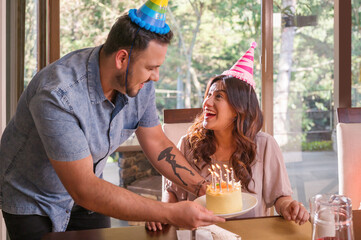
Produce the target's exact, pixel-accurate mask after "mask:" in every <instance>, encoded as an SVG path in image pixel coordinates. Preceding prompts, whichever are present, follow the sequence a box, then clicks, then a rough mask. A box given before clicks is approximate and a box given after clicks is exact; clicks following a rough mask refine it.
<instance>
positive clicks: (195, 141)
mask: <svg viewBox="0 0 361 240" xmlns="http://www.w3.org/2000/svg"><path fill="white" fill-rule="evenodd" d="M217 81H222V83H223V86H224V88H225V90H226V92H227V95H228V101H229V103H230V104H231V106H232V107H233V109H235V111H236V112H237V117H236V120H235V121H234V128H233V137H234V141H235V142H236V150H235V151H234V153H233V154H232V156H231V159H230V164H231V166H232V167H233V169H234V172H235V176H236V177H237V178H238V179H239V180H241V182H242V185H243V186H244V187H245V189H246V190H247V191H249V192H252V191H250V190H249V188H248V185H249V183H250V181H251V180H252V170H251V166H252V163H253V162H254V161H255V158H256V147H257V146H256V142H255V139H256V135H257V133H258V132H259V131H260V130H261V128H262V124H263V116H262V112H261V110H260V108H259V104H258V100H257V96H256V93H255V91H254V90H253V88H252V87H251V86H250V85H249V84H248V83H246V82H244V81H242V80H239V79H238V78H234V77H232V76H224V75H220V76H217V77H215V78H213V79H211V80H210V81H209V82H208V84H207V89H206V92H205V97H206V96H207V95H208V92H209V89H210V87H211V86H212V84H214V83H216V82H217ZM203 120H204V115H203V114H201V115H199V116H198V117H197V118H196V120H195V122H194V124H193V125H192V127H191V128H190V129H189V131H188V135H187V138H188V143H189V144H190V148H191V149H193V150H192V153H193V157H194V159H196V160H197V161H199V160H204V161H205V162H207V163H209V164H210V163H211V158H210V157H211V156H212V155H213V154H214V153H215V152H216V142H215V138H214V134H213V130H209V129H205V128H204V127H203Z"/></svg>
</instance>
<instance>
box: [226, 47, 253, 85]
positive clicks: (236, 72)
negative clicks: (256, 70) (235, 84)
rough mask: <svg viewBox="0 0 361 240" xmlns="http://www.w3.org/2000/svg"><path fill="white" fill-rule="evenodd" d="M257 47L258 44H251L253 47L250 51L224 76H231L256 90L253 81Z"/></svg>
mask: <svg viewBox="0 0 361 240" xmlns="http://www.w3.org/2000/svg"><path fill="white" fill-rule="evenodd" d="M256 46H257V43H256V42H252V43H251V47H250V48H249V49H248V51H247V52H246V53H245V54H244V55H243V56H242V57H241V58H240V59H239V60H238V61H237V62H236V64H234V65H233V67H231V69H229V70H227V71H224V72H223V73H222V75H231V76H233V77H235V78H238V79H240V80H242V81H245V82H246V83H248V84H249V85H251V86H252V87H253V89H255V88H256V82H255V81H254V80H253V60H254V57H253V56H254V49H255V47H256Z"/></svg>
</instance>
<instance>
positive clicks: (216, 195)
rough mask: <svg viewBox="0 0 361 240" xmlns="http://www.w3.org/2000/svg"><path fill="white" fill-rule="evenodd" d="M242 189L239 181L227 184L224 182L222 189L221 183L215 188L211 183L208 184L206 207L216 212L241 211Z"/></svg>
mask: <svg viewBox="0 0 361 240" xmlns="http://www.w3.org/2000/svg"><path fill="white" fill-rule="evenodd" d="M242 205H243V204H242V191H241V185H240V184H239V183H235V184H234V188H233V187H232V184H229V185H228V191H227V185H226V183H225V182H222V191H220V188H219V184H217V185H216V188H215V189H213V187H212V186H211V185H208V186H207V191H206V208H207V209H208V210H211V211H212V212H213V213H214V214H228V213H234V212H239V211H241V210H242Z"/></svg>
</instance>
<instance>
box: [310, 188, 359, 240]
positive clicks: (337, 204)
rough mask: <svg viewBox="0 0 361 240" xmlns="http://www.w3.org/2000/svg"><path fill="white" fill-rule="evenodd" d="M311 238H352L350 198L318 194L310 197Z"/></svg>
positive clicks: (351, 239)
mask: <svg viewBox="0 0 361 240" xmlns="http://www.w3.org/2000/svg"><path fill="white" fill-rule="evenodd" d="M310 210H311V222H312V223H313V226H312V240H354V234H353V225H352V204H351V199H350V198H348V197H346V196H343V195H330V194H318V195H316V196H314V197H312V198H311V199H310Z"/></svg>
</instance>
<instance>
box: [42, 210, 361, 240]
mask: <svg viewBox="0 0 361 240" xmlns="http://www.w3.org/2000/svg"><path fill="white" fill-rule="evenodd" d="M217 225H218V226H220V227H222V228H224V229H227V230H229V231H231V232H234V233H236V234H238V235H239V236H241V237H242V240H261V239H262V240H264V239H267V240H276V239H277V240H283V239H285V240H286V239H287V240H289V239H292V240H303V239H304V240H309V239H311V232H312V226H311V224H310V223H309V222H307V223H305V224H304V225H302V226H299V225H297V224H295V223H293V222H289V221H286V220H284V219H283V218H281V217H262V218H252V219H242V220H235V221H227V222H225V223H220V224H217ZM353 227H354V233H355V240H358V239H361V210H354V211H353ZM63 239H67V240H83V239H84V240H128V239H137V240H138V239H139V240H150V239H159V240H163V239H164V240H177V235H176V228H175V227H172V226H168V227H166V228H165V229H164V230H163V231H158V232H150V231H147V230H145V228H144V227H122V228H104V229H94V230H83V231H69V232H61V233H48V234H47V235H45V236H44V237H43V239H42V240H63Z"/></svg>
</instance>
